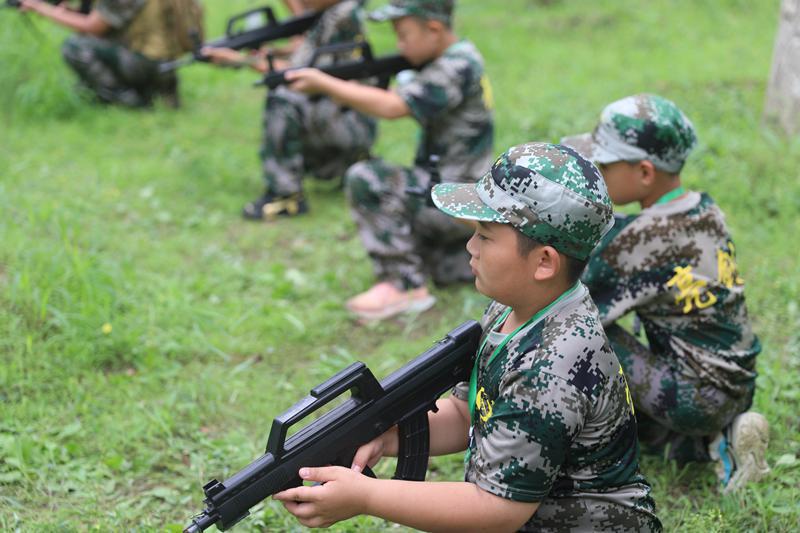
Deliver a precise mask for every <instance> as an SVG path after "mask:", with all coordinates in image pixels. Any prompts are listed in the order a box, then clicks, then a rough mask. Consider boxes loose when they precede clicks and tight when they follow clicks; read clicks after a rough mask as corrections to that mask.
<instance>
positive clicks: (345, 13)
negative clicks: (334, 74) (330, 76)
mask: <svg viewBox="0 0 800 533" xmlns="http://www.w3.org/2000/svg"><path fill="white" fill-rule="evenodd" d="M362 4H363V1H359V0H343V1H342V2H338V3H336V4H334V5H332V6H330V7H328V8H327V9H325V10H324V11H323V13H322V16H321V17H320V18H319V19H318V20H317V22H316V23H315V24H314V25H313V26H312V27H311V28H309V29H308V31H306V33H305V35H303V42H302V44H301V45H300V46H298V47H297V49H296V50H295V51H294V52H293V53H292V55H291V57H290V58H289V63H291V65H292V66H293V67H307V66H308V65H309V64H310V62H311V58H312V56H313V55H314V51H315V50H316V49H317V48H320V47H322V46H328V45H331V44H341V43H353V42H360V41H363V40H364V10H363V8H362ZM354 53H357V52H349V51H346V52H340V53H337V54H326V55H323V56H321V57H320V58H319V60H318V62H317V63H316V66H325V65H328V64H330V63H333V62H334V61H341V60H345V59H349V58H351V56H352V55H353V54H354Z"/></svg>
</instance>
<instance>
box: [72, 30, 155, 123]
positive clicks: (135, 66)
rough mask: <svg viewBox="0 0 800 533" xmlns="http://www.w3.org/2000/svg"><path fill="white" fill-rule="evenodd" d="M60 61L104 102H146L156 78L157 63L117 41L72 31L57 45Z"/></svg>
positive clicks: (141, 103)
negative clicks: (63, 61)
mask: <svg viewBox="0 0 800 533" xmlns="http://www.w3.org/2000/svg"><path fill="white" fill-rule="evenodd" d="M61 53H62V55H63V56H64V60H65V61H66V62H67V64H68V65H69V66H70V67H72V69H73V70H74V71H75V72H76V73H77V74H78V77H79V78H80V80H81V82H82V84H83V85H84V86H86V88H88V89H89V90H91V91H92V92H93V93H94V94H95V95H97V97H98V98H99V99H100V100H101V101H103V102H106V103H111V104H120V105H123V106H127V107H142V106H146V105H149V104H150V103H151V102H152V99H153V93H154V91H155V87H156V85H157V83H158V80H159V74H158V63H157V62H156V61H152V60H150V59H148V58H147V57H145V56H143V55H141V54H139V53H137V52H134V51H132V50H129V49H127V48H125V47H124V46H122V45H121V44H118V43H114V42H111V41H109V40H106V39H102V38H100V37H95V36H92V35H84V34H75V35H72V36H70V37H69V38H68V39H67V40H66V41H65V42H64V45H63V46H62V47H61Z"/></svg>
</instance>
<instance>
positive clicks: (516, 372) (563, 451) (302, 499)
mask: <svg viewBox="0 0 800 533" xmlns="http://www.w3.org/2000/svg"><path fill="white" fill-rule="evenodd" d="M433 197H434V201H435V202H436V205H437V207H439V209H441V210H442V211H444V212H445V213H447V214H449V215H451V216H453V217H456V218H460V219H466V220H472V221H477V224H476V226H475V232H474V234H473V236H472V238H471V239H470V241H469V243H468V244H467V250H468V251H469V253H470V255H471V257H472V259H471V261H470V263H471V265H472V269H473V271H474V273H475V276H476V281H475V285H476V287H477V288H478V290H479V291H480V292H481V293H483V294H485V295H487V296H489V297H491V298H493V299H494V300H495V301H494V302H493V303H492V304H491V305H490V306H489V308H488V309H487V312H486V314H485V315H484V318H483V325H484V334H483V338H482V341H481V342H482V344H481V346H480V349H479V351H478V353H477V358H476V362H475V367H474V370H473V372H472V378H471V380H470V383H469V384H467V383H463V384H460V385H459V386H458V387H456V390H455V391H454V394H453V395H452V396H450V397H448V398H445V399H441V400H439V401H438V402H437V407H438V412H436V413H431V414H430V415H429V417H430V418H429V420H430V431H431V441H430V449H431V453H432V454H434V455H436V454H446V453H453V452H457V451H460V450H464V449H466V450H467V456H466V466H465V469H466V475H465V481H463V482H435V483H434V482H408V481H399V480H377V479H372V478H368V477H366V476H363V475H360V474H358V473H357V472H358V471H360V470H362V469H363V467H364V466H372V465H373V464H375V463H376V462H377V461H378V459H379V458H380V457H381V456H383V455H394V454H396V453H397V449H398V442H397V431H396V428H395V429H393V430H390V431H388V432H386V433H384V434H383V435H382V436H381V437H379V438H377V439H376V440H374V441H372V442H370V443H368V444H366V445H365V446H362V447H361V448H360V449H359V451H358V452H357V454H356V456H355V459H354V464H353V469H352V470H348V469H346V468H342V467H326V468H307V469H302V470H301V471H300V475H301V477H303V478H304V479H306V480H315V481H323V482H325V484H324V485H319V486H312V487H298V488H294V489H290V490H287V491H284V492H281V493H279V494H277V495H276V496H275V497H276V498H277V499H279V500H281V501H283V503H284V505H285V506H286V508H287V509H288V510H289V511H290V512H291V513H293V514H294V515H296V516H297V517H298V518H299V519H300V521H301V523H303V524H305V525H308V526H322V525H330V524H332V523H334V522H337V521H339V520H342V519H345V518H349V517H351V516H353V515H356V514H370V515H374V516H378V517H382V518H385V519H387V520H391V521H394V522H399V523H401V524H405V525H408V526H411V527H415V528H418V529H423V530H442V529H451V530H470V531H472V530H486V531H512V530H519V529H521V530H523V531H553V530H558V531H601V530H602V531H656V530H660V529H661V524H660V522H659V520H658V518H657V517H656V516H655V514H654V511H655V508H654V503H653V500H652V498H651V497H650V495H649V492H650V488H649V486H648V484H647V482H646V480H645V479H644V478H643V477H642V476H641V474H640V473H639V464H638V444H637V440H636V421H635V419H634V415H633V409H632V405H631V399H630V394H629V392H628V388H627V385H626V383H625V377H624V375H623V373H622V369H621V367H620V365H619V362H618V361H617V358H616V356H615V355H614V352H613V351H612V350H611V347H610V345H609V343H608V340H607V338H606V336H605V333H604V332H603V327H602V325H601V324H600V319H599V316H598V314H597V308H596V307H595V306H594V303H593V302H592V300H591V298H590V297H589V292H588V291H587V289H586V287H584V286H583V284H582V283H581V282H580V281H579V280H578V277H579V275H580V272H581V271H582V268H583V266H584V261H585V260H586V258H587V257H588V256H589V253H590V252H591V250H592V248H594V246H595V245H596V244H597V242H598V241H599V240H600V238H601V237H602V235H603V234H604V233H605V232H606V231H607V230H608V228H609V227H610V225H611V220H612V217H611V204H610V202H609V200H608V196H607V193H606V188H605V185H604V184H603V180H602V177H601V176H600V174H599V172H598V171H597V169H596V168H595V167H594V166H593V165H592V164H591V163H589V162H588V161H586V160H585V159H583V158H582V157H581V156H580V155H578V154H577V152H575V151H574V150H572V149H571V148H567V147H564V146H560V145H552V144H543V143H529V144H524V145H520V146H514V147H512V148H510V149H509V150H508V151H507V152H505V153H504V154H503V155H502V156H501V157H500V158H499V159H498V160H497V162H495V164H494V166H493V167H492V168H491V170H490V171H489V172H488V173H487V174H486V175H485V176H484V177H483V178H481V180H480V181H479V182H478V183H477V184H441V185H437V186H436V187H435V188H434V190H433Z"/></svg>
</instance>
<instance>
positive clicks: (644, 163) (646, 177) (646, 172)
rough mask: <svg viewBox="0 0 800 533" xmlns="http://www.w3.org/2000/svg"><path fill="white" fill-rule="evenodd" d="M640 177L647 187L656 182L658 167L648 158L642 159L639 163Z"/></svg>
mask: <svg viewBox="0 0 800 533" xmlns="http://www.w3.org/2000/svg"><path fill="white" fill-rule="evenodd" d="M638 167H639V168H638V170H639V179H640V180H641V183H642V185H644V186H645V187H651V186H652V185H653V184H654V183H655V182H656V167H655V166H654V165H653V162H652V161H650V160H648V159H642V160H641V161H639V165H638Z"/></svg>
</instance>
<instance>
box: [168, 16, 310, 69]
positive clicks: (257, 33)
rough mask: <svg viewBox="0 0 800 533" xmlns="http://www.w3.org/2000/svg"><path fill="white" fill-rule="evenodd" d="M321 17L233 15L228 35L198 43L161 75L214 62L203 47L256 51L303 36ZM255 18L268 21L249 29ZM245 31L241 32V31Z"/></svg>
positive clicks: (171, 63) (229, 22) (171, 62)
mask: <svg viewBox="0 0 800 533" xmlns="http://www.w3.org/2000/svg"><path fill="white" fill-rule="evenodd" d="M320 16H322V11H312V12H309V13H304V14H302V15H297V16H295V17H289V18H287V19H286V20H283V21H278V19H277V18H275V12H274V11H273V10H272V8H271V7H269V6H264V7H258V8H256V9H251V10H249V11H245V12H244V13H240V14H238V15H234V16H233V17H231V18H230V19H228V25H227V28H226V29H225V36H224V37H220V38H219V39H214V40H213V41H209V42H207V43H205V44H202V45H201V44H200V43H198V46H197V49H196V50H195V51H194V52H193V53H192V54H191V55H189V56H187V57H184V58H181V59H178V60H175V61H170V62H167V63H162V64H161V66H160V70H161V72H171V71H173V70H176V69H178V68H180V67H183V66H186V65H189V64H191V63H194V62H195V61H201V62H205V63H208V62H209V61H210V60H211V59H210V58H209V57H208V56H204V55H203V54H201V53H200V49H201V48H202V47H204V46H209V47H213V48H231V49H233V50H255V49H257V48H259V47H260V46H261V45H262V44H264V43H268V42H272V41H277V40H278V39H285V38H288V37H293V36H295V35H300V34H301V33H304V32H306V31H307V30H308V29H309V28H310V27H311V26H313V25H314V23H315V22H316V21H317V20H319V17H320ZM253 17H261V18H263V20H265V21H266V22H265V23H264V24H263V25H262V26H259V27H257V28H252V29H248V28H247V21H248V20H252V18H253ZM240 27H241V28H243V29H239V28H240Z"/></svg>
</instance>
